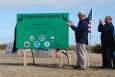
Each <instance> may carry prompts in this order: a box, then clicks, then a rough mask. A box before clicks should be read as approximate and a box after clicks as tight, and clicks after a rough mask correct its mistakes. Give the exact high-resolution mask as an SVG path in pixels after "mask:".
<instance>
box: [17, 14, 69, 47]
mask: <svg viewBox="0 0 115 77" xmlns="http://www.w3.org/2000/svg"><path fill="white" fill-rule="evenodd" d="M67 22H68V13H40V14H17V25H16V48H68V26H67Z"/></svg>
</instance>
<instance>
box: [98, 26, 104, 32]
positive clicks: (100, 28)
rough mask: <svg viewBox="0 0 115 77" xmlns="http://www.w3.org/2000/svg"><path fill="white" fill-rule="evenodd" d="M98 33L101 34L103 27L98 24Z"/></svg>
mask: <svg viewBox="0 0 115 77" xmlns="http://www.w3.org/2000/svg"><path fill="white" fill-rule="evenodd" d="M98 32H103V25H102V24H99V27H98Z"/></svg>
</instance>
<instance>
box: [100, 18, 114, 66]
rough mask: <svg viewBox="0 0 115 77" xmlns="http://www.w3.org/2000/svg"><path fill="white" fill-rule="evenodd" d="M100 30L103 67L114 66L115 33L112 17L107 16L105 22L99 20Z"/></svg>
mask: <svg viewBox="0 0 115 77" xmlns="http://www.w3.org/2000/svg"><path fill="white" fill-rule="evenodd" d="M98 31H99V32H101V44H102V60H103V68H111V67H112V52H113V46H114V42H113V33H114V26H113V24H112V17H111V16H106V17H105V24H104V25H103V22H102V20H100V21H99V27H98Z"/></svg>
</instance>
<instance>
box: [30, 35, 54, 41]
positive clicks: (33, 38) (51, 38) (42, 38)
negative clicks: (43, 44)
mask: <svg viewBox="0 0 115 77" xmlns="http://www.w3.org/2000/svg"><path fill="white" fill-rule="evenodd" d="M29 40H30V41H34V40H35V37H34V36H33V35H30V37H29ZM39 40H40V41H45V40H46V37H45V36H44V35H40V37H39ZM50 40H55V37H54V36H51V37H50Z"/></svg>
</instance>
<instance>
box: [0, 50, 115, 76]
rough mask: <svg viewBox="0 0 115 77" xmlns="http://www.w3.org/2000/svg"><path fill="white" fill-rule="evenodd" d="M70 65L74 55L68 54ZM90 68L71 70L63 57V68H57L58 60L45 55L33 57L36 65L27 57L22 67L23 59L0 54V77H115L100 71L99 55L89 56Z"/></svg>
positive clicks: (111, 72) (114, 74)
mask: <svg viewBox="0 0 115 77" xmlns="http://www.w3.org/2000/svg"><path fill="white" fill-rule="evenodd" d="M70 55H71V58H72V64H73V65H74V64H75V63H76V58H75V54H74V53H73V52H71V53H70ZM89 58H90V68H89V69H87V70H73V69H72V67H71V66H70V65H69V64H68V61H67V58H66V57H65V56H64V55H63V67H61V68H60V67H58V64H59V58H53V57H50V56H49V55H46V54H44V55H43V54H42V55H41V54H39V55H35V62H36V64H32V58H31V56H28V57H27V61H28V66H27V67H23V58H22V57H19V56H18V55H6V54H4V52H0V77H115V70H112V69H100V68H99V67H100V66H101V55H100V54H90V57H89Z"/></svg>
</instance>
